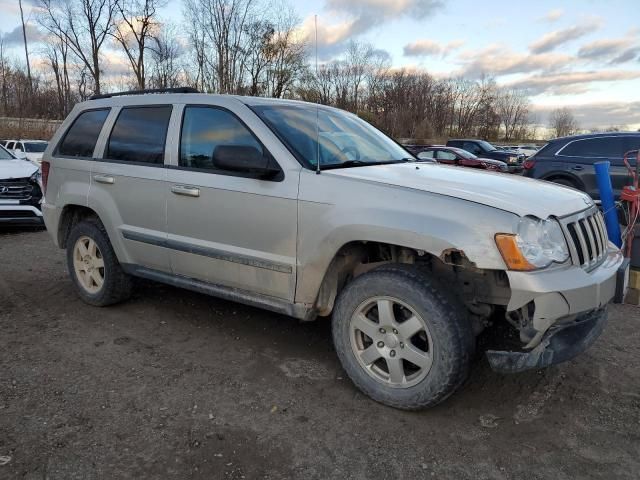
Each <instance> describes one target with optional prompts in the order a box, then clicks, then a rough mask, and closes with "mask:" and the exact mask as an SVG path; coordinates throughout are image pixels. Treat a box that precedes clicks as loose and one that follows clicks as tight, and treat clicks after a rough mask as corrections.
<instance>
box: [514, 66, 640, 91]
mask: <svg viewBox="0 0 640 480" xmlns="http://www.w3.org/2000/svg"><path fill="white" fill-rule="evenodd" d="M637 78H640V71H632V70H602V71H588V72H566V73H555V74H549V73H547V74H544V75H531V76H529V77H527V78H524V79H521V80H517V81H514V82H511V83H510V84H509V86H512V87H517V88H524V89H527V90H528V91H529V92H530V94H531V95H538V94H540V93H543V92H549V93H553V94H556V95H563V94H568V93H572V94H575V93H583V92H585V91H586V90H587V88H589V87H590V86H591V84H593V83H596V82H619V81H624V80H635V79H637Z"/></svg>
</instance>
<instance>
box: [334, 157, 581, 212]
mask: <svg viewBox="0 0 640 480" xmlns="http://www.w3.org/2000/svg"><path fill="white" fill-rule="evenodd" d="M324 174H325V172H323V175H324ZM326 174H327V175H337V176H340V177H344V178H349V179H353V180H357V181H364V182H375V183H378V184H385V185H390V186H395V187H402V188H410V189H413V190H422V191H424V192H430V193H435V194H439V195H447V196H449V197H455V198H460V199H463V200H468V201H470V202H475V203H479V204H482V205H487V206H489V207H494V208H499V209H500V210H505V211H507V212H512V213H515V214H516V215H519V216H525V215H535V216H536V217H538V218H547V217H548V216H550V215H554V216H558V217H561V216H564V215H569V214H572V213H575V212H579V211H581V210H584V209H585V208H587V207H589V206H591V205H593V201H592V200H591V198H590V197H589V196H588V195H587V194H585V193H582V192H579V191H577V190H574V189H572V188H569V187H563V186H561V185H556V184H553V183H549V182H544V181H541V180H534V179H531V178H525V177H520V176H517V175H505V174H504V173H499V172H489V171H486V170H478V169H472V168H459V167H450V166H446V165H439V164H435V163H419V164H417V163H414V162H410V163H399V164H393V165H378V166H369V167H354V168H341V169H333V170H327V171H326Z"/></svg>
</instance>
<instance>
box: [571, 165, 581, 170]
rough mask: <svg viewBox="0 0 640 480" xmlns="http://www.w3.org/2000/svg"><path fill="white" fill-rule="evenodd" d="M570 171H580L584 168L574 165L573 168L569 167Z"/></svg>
mask: <svg viewBox="0 0 640 480" xmlns="http://www.w3.org/2000/svg"><path fill="white" fill-rule="evenodd" d="M571 169H572V170H577V171H580V170H583V169H584V167H583V166H582V165H574V166H573V167H571Z"/></svg>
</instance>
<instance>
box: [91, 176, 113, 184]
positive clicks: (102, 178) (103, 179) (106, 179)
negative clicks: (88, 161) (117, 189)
mask: <svg viewBox="0 0 640 480" xmlns="http://www.w3.org/2000/svg"><path fill="white" fill-rule="evenodd" d="M93 179H94V180H95V181H96V182H98V183H108V184H109V185H113V182H115V179H114V178H113V177H112V176H110V175H94V176H93Z"/></svg>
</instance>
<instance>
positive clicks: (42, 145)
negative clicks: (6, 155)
mask: <svg viewBox="0 0 640 480" xmlns="http://www.w3.org/2000/svg"><path fill="white" fill-rule="evenodd" d="M47 145H49V142H46V141H44V140H6V141H5V143H4V147H5V148H6V149H7V150H9V151H10V152H11V153H13V154H14V155H15V156H16V157H18V158H25V159H27V160H30V161H32V162H33V163H35V164H36V165H38V166H39V165H40V162H41V161H42V154H43V153H44V151H45V150H46V149H47Z"/></svg>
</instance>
